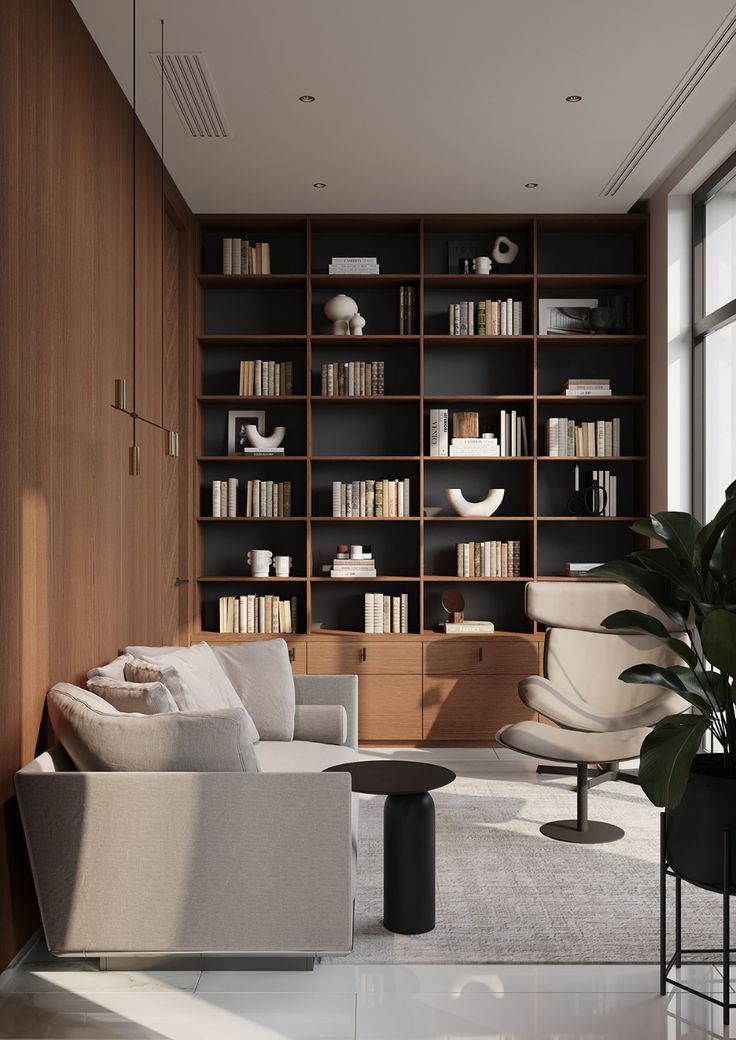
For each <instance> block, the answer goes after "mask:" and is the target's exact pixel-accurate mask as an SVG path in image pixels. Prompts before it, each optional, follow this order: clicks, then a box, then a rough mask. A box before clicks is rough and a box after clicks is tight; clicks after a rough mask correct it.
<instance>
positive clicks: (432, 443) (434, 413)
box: [429, 408, 440, 456]
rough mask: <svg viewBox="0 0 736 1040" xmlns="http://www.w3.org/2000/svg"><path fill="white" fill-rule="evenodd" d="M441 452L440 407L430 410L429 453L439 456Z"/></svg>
mask: <svg viewBox="0 0 736 1040" xmlns="http://www.w3.org/2000/svg"><path fill="white" fill-rule="evenodd" d="M439 453H440V409H439V408H430V410H429V454H430V455H431V456H437V455H439Z"/></svg>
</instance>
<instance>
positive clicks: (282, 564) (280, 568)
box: [273, 556, 292, 578]
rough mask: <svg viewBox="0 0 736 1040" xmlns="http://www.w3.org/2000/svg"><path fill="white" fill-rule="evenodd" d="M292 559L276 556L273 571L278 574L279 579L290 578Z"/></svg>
mask: <svg viewBox="0 0 736 1040" xmlns="http://www.w3.org/2000/svg"><path fill="white" fill-rule="evenodd" d="M291 564H292V559H291V556H274V558H273V569H274V570H275V572H276V577H277V578H288V577H289V571H290V570H291Z"/></svg>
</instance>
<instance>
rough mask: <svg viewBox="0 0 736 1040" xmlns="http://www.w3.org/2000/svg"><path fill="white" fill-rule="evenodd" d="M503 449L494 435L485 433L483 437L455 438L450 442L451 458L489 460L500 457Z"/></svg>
mask: <svg viewBox="0 0 736 1040" xmlns="http://www.w3.org/2000/svg"><path fill="white" fill-rule="evenodd" d="M500 454H501V447H500V445H499V443H498V440H497V439H496V437H495V435H494V434H492V433H484V434H483V436H482V437H453V438H452V440H451V441H450V458H451V459H452V458H466V459H467V458H473V457H474V456H480V457H481V458H488V457H492V456H499V455H500Z"/></svg>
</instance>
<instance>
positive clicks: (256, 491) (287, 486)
mask: <svg viewBox="0 0 736 1040" xmlns="http://www.w3.org/2000/svg"><path fill="white" fill-rule="evenodd" d="M245 515H246V516H250V517H253V516H291V481H290V480H283V481H274V480H249V481H248V484H247V486H246V492H245Z"/></svg>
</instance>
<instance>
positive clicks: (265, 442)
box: [245, 426, 286, 451]
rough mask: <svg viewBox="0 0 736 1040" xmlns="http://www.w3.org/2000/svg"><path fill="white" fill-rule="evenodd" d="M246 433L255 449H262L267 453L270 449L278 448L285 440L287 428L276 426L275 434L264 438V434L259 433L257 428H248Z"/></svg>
mask: <svg viewBox="0 0 736 1040" xmlns="http://www.w3.org/2000/svg"><path fill="white" fill-rule="evenodd" d="M245 432H246V433H247V435H248V440H249V441H250V443H251V444H252V445H253V447H254V448H260V449H261V450H262V451H267V450H268V449H269V448H278V447H279V445H280V444H281V442H282V440H283V439H284V434H285V433H286V427H285V426H275V427H274V430H273V433H272V434H271V436H270V437H264V436H263V434H260V433H259V432H258V427H257V426H246V427H245Z"/></svg>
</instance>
